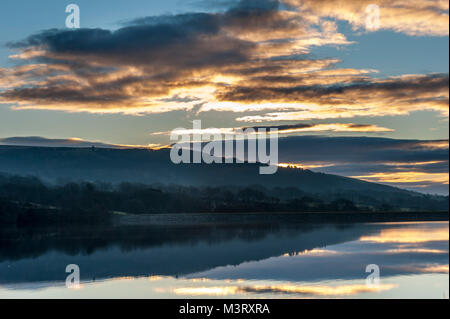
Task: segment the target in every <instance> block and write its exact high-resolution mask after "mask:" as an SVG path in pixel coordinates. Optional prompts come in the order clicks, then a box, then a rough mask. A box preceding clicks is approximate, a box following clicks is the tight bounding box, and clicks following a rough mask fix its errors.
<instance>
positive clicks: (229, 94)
mask: <svg viewBox="0 0 450 319" xmlns="http://www.w3.org/2000/svg"><path fill="white" fill-rule="evenodd" d="M69 3H75V4H77V5H78V6H79V7H80V13H81V29H73V30H69V29H67V28H66V26H65V20H66V17H67V15H68V14H67V13H66V12H65V8H66V6H67V5H68V4H69ZM370 4H376V5H378V7H379V8H380V20H379V28H378V29H373V28H371V27H370V26H368V24H367V18H368V16H367V13H366V8H367V6H368V5H370ZM1 8H2V10H1V11H0V43H1V45H2V46H1V47H0V144H14V143H25V144H26V143H29V144H33V143H36V141H37V140H38V142H41V143H44V144H45V143H48V144H52V143H55V141H58V143H62V144H64V143H69V144H70V143H72V142H73V141H76V142H77V143H78V142H83V141H89V143H91V141H95V142H99V143H105V144H113V145H141V146H142V145H157V144H161V145H165V144H168V143H169V142H170V141H169V136H168V134H167V132H170V131H171V130H173V129H175V128H178V127H185V128H192V121H193V120H195V119H201V120H202V125H203V127H204V128H208V127H216V128H221V129H223V130H224V131H227V130H228V131H229V130H231V129H233V128H238V127H252V126H271V127H281V128H284V129H288V130H287V131H286V132H285V134H284V136H291V135H296V136H298V135H301V136H303V137H304V136H305V135H314V136H321V138H320V141H321V143H322V144H323V145H324V147H330V145H331V146H335V145H336V144H335V141H338V142H339V143H341V144H339V145H340V146H341V148H340V149H336V148H333V149H335V152H338V153H339V152H347V153H346V154H348V150H347V149H348V148H350V147H352V145H353V146H355V145H356V147H359V148H357V150H359V152H367V154H372V153H374V152H375V153H376V154H383V156H378V157H377V158H376V159H374V160H372V158H371V157H370V156H366V157H365V160H364V161H363V162H361V159H355V158H352V159H350V158H349V159H346V158H342V157H339V158H337V156H334V157H333V156H329V157H327V158H325V157H321V156H319V155H317V156H316V157H314V156H311V157H309V158H308V160H305V159H302V160H301V163H302V164H305V165H306V166H307V165H310V166H311V165H312V166H316V168H317V169H316V170H322V171H326V172H330V173H335V174H341V175H346V176H353V177H358V178H363V179H366V180H370V181H376V182H383V183H387V184H392V185H396V186H401V187H405V188H410V189H415V190H419V191H426V192H433V193H434V192H438V193H444V194H448V128H449V125H448V118H449V102H448V98H449V82H448V72H449V65H448V57H449V38H448V35H449V15H448V14H449V3H448V1H446V0H435V1H434V0H429V1H424V0H377V1H375V0H368V1H354V0H340V1H321V0H279V1H273V0H259V1H252V0H242V1H238V0H235V1H233V0H185V1H182V0H165V1H156V0H127V1H111V0H99V1H87V0H76V1H75V0H74V1H71V2H69V1H67V2H65V1H51V0H42V1H24V0H15V1H12V0H3V1H2V5H1ZM30 136H32V137H34V138H32V139H31V138H23V137H30ZM325 136H326V138H325ZM15 137H22V139H11V138H15ZM37 137H42V138H46V139H48V140H42V139H38V138H37ZM357 137H358V138H357ZM363 137H379V138H390V139H393V140H388V139H376V140H369V139H365V138H363ZM69 138H72V140H65V139H69ZM73 138H76V139H75V140H74V139H73ZM334 138H335V139H334ZM355 138H357V139H355ZM55 139H57V140H55ZM79 139H80V140H79ZM18 140H19V141H21V142H17V141H18ZM295 140H296V141H300V142H298V143H300V144H301V145H304V144H305V143H309V142H310V140H306V142H305V139H304V138H296V139H295ZM407 140H412V141H407ZM369 141H371V142H369ZM374 141H376V142H374ZM302 143H303V144H302ZM327 143H328V144H327ZM355 143H356V144H355ZM287 144H289V143H287ZM300 144H295V143H291V144H289V145H290V147H292V148H293V149H295V150H296V151H297V152H298V153H300V152H301V151H302V150H300V149H299V147H300V146H299V145H300ZM322 144H321V145H322ZM327 145H328V146H327ZM280 152H282V150H281V151H280ZM281 154H283V153H281ZM281 157H282V156H281ZM286 160H289V162H294V163H296V162H298V163H300V157H298V158H295V157H289V158H288V156H286ZM354 164H355V165H356V164H357V165H359V166H358V167H357V169H352V167H353V168H355V165H354ZM361 165H362V166H361ZM317 166H318V167H317ZM321 167H322V169H321Z"/></svg>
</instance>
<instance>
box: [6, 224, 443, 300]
mask: <svg viewBox="0 0 450 319" xmlns="http://www.w3.org/2000/svg"><path fill="white" fill-rule="evenodd" d="M448 240H449V225H448V222H404V223H358V224H336V225H334V224H307V223H295V222H282V223H273V222H271V223H253V222H252V223H248V224H245V223H244V224H219V225H216V224H202V225H196V226H194V225H190V226H189V225H184V226H180V225H176V224H174V225H159V226H157V225H154V226H141V227H138V226H126V227H124V226H121V227H111V228H105V229H96V228H90V229H82V230H80V229H77V230H52V231H49V230H45V231H44V230H30V229H28V230H3V231H1V232H0V298H438V299H441V298H448V297H449V273H448V272H449V255H448V249H449V241H448ZM69 264H76V265H78V266H79V269H80V276H81V284H80V286H78V287H71V288H67V287H66V284H65V281H66V277H67V276H68V273H66V272H65V270H66V266H67V265H69ZM368 265H376V267H378V269H379V271H380V277H379V279H380V280H379V282H378V284H377V282H376V281H369V282H368V281H367V277H368V276H369V275H371V273H369V272H366V267H367V266H368ZM372 267H373V266H372ZM372 276H373V274H372ZM368 283H369V284H368Z"/></svg>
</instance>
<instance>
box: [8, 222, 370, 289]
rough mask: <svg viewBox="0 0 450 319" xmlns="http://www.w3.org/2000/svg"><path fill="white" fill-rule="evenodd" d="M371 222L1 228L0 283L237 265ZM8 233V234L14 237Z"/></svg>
mask: <svg viewBox="0 0 450 319" xmlns="http://www.w3.org/2000/svg"><path fill="white" fill-rule="evenodd" d="M376 231H377V227H374V226H371V227H369V226H367V225H364V224H358V225H356V226H345V225H341V226H333V225H313V224H296V223H279V224H269V223H259V224H241V225H223V224H222V225H204V226H170V227H167V226H146V227H136V226H128V227H117V228H110V229H95V228H91V229H89V228H86V229H84V230H67V229H65V230H64V231H61V232H54V233H49V232H48V231H45V232H43V233H40V232H39V231H37V230H30V231H23V230H21V231H20V232H19V233H17V232H16V233H14V231H13V230H10V231H5V230H4V231H3V232H2V240H1V245H2V250H1V255H0V258H1V262H0V282H1V283H18V282H35V281H60V280H64V279H65V276H66V274H65V272H64V270H65V267H66V265H68V264H72V263H75V264H78V265H79V266H80V268H81V269H82V272H81V277H82V279H85V280H90V279H93V278H97V279H100V278H108V277H123V276H141V275H169V276H178V275H186V274H190V273H194V272H200V271H206V270H209V269H213V268H215V267H219V266H226V265H238V264H241V263H243V262H247V261H257V260H262V259H267V258H269V257H273V256H281V255H283V254H286V253H292V252H301V251H305V250H311V249H314V248H318V247H325V246H327V245H332V244H336V243H341V242H345V241H350V240H354V239H357V238H359V237H360V236H362V235H366V236H370V234H373V233H376ZM13 234H14V236H12V235H13Z"/></svg>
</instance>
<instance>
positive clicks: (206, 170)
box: [0, 146, 448, 209]
mask: <svg viewBox="0 0 450 319" xmlns="http://www.w3.org/2000/svg"><path fill="white" fill-rule="evenodd" d="M169 152H170V150H168V149H163V150H157V151H156V150H147V149H108V148H50V147H47V148H45V147H21V146H0V172H3V173H7V174H17V175H32V176H36V177H38V178H40V179H42V180H44V181H46V182H52V183H55V182H56V183H67V182H72V181H73V182H79V181H91V182H109V183H120V182H132V183H143V184H149V185H154V184H164V185H183V186H197V187H203V186H211V187H218V186H239V187H245V186H260V187H265V188H268V189H270V188H274V187H283V188H286V187H292V188H296V189H298V190H300V191H302V192H305V193H308V194H320V195H322V196H326V195H327V194H342V197H344V198H349V199H351V200H355V198H356V199H358V198H359V199H363V198H366V199H367V200H366V202H365V204H367V203H370V202H371V200H374V201H376V202H378V203H379V202H381V201H382V202H387V203H389V202H391V203H393V202H395V203H404V204H402V205H399V206H402V207H403V206H405V205H406V204H405V203H408V202H415V203H416V202H419V203H420V202H423V205H419V206H417V207H418V208H422V209H426V208H427V207H428V204H429V203H434V201H435V200H437V201H439V202H442V201H444V200H445V197H442V196H430V195H423V194H419V193H415V192H411V191H407V190H402V189H399V188H395V187H390V186H386V185H380V184H376V183H369V182H365V181H361V180H357V179H352V178H347V177H341V176H336V175H331V174H323V173H315V172H312V171H309V170H302V169H297V168H295V169H294V168H279V170H278V172H277V173H276V174H274V175H260V174H259V167H260V164H247V163H244V164H212V165H207V164H179V165H176V164H173V163H172V162H171V161H170V156H169ZM446 200H447V202H448V197H447V198H446ZM355 201H358V200H355ZM360 201H361V200H360ZM447 205H448V204H447ZM406 206H408V205H406ZM439 206H441V205H440V204H439Z"/></svg>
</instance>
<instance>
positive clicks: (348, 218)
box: [113, 212, 449, 226]
mask: <svg viewBox="0 0 450 319" xmlns="http://www.w3.org/2000/svg"><path fill="white" fill-rule="evenodd" d="M448 220H449V213H448V212H348V213H346V212H305V213H298V212H292V213H286V212H283V213H172V214H167V213H165V214H142V215H133V214H125V215H124V214H115V216H114V217H113V224H114V225H116V226H138V225H140V226H150V225H167V226H169V225H172V226H188V225H189V226H193V225H208V224H247V223H261V224H265V223H283V222H294V223H320V224H322V223H324V224H326V223H334V224H335V223H375V222H421V221H422V222H426V221H448Z"/></svg>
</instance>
